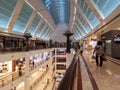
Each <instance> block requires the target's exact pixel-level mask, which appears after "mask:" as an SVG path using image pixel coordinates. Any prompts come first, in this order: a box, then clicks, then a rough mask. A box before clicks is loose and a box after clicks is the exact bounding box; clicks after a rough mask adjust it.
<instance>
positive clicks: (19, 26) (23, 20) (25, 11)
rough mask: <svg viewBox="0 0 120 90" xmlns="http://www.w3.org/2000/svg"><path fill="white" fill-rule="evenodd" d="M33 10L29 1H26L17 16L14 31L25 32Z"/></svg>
mask: <svg viewBox="0 0 120 90" xmlns="http://www.w3.org/2000/svg"><path fill="white" fill-rule="evenodd" d="M32 12H33V9H32V8H31V7H30V6H29V5H28V4H27V3H24V5H23V7H22V9H21V12H20V14H19V16H18V18H17V21H16V22H15V24H14V27H13V31H17V32H22V33H23V32H24V29H25V27H26V25H27V23H28V21H29V18H30V16H31V14H32Z"/></svg>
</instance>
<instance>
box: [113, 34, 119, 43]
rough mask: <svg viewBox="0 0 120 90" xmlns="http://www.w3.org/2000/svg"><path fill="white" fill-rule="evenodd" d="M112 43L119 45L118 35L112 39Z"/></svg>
mask: <svg viewBox="0 0 120 90" xmlns="http://www.w3.org/2000/svg"><path fill="white" fill-rule="evenodd" d="M113 41H114V42H115V43H117V44H120V35H115V37H114V38H113Z"/></svg>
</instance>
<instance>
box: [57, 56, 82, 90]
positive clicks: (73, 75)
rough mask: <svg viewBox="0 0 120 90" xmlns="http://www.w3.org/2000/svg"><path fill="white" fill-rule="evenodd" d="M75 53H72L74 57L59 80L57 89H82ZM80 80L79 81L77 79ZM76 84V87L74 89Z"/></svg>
mask: <svg viewBox="0 0 120 90" xmlns="http://www.w3.org/2000/svg"><path fill="white" fill-rule="evenodd" d="M76 57H77V54H76V55H74V58H73V60H72V62H71V64H70V66H69V67H68V69H67V70H66V73H65V75H64V77H63V79H62V80H61V82H60V84H59V86H58V89H57V90H82V81H81V75H80V74H81V73H80V62H79V59H78V58H76ZM79 80H80V81H79ZM76 84H77V88H76V89H74V87H75V85H76Z"/></svg>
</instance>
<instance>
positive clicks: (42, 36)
mask: <svg viewBox="0 0 120 90" xmlns="http://www.w3.org/2000/svg"><path fill="white" fill-rule="evenodd" d="M48 27H49V26H48V25H47V26H46V28H45V29H44V31H43V32H42V34H41V38H44V35H45V33H46V31H47V30H48Z"/></svg>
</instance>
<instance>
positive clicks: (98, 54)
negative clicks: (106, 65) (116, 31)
mask: <svg viewBox="0 0 120 90" xmlns="http://www.w3.org/2000/svg"><path fill="white" fill-rule="evenodd" d="M94 53H95V54H96V65H97V66H98V65H99V66H100V67H101V66H102V65H103V59H104V58H103V57H104V47H103V45H102V42H101V41H98V42H97V45H96V46H95V48H94V51H93V55H94ZM98 59H100V64H99V61H98Z"/></svg>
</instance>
